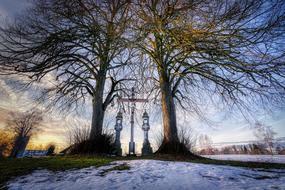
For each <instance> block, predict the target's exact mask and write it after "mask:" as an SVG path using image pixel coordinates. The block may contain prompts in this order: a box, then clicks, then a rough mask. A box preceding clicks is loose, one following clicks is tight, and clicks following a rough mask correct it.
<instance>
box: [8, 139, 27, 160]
mask: <svg viewBox="0 0 285 190" xmlns="http://www.w3.org/2000/svg"><path fill="white" fill-rule="evenodd" d="M29 140H30V137H29V136H27V137H26V136H18V137H17V138H16V140H15V142H14V146H13V149H12V151H11V154H10V157H12V158H17V157H21V156H22V155H23V153H24V151H25V149H26V147H27V144H28V142H29Z"/></svg>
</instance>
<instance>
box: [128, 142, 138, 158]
mask: <svg viewBox="0 0 285 190" xmlns="http://www.w3.org/2000/svg"><path fill="white" fill-rule="evenodd" d="M135 155H136V151H135V142H129V154H128V156H135Z"/></svg>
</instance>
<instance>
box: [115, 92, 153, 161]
mask: <svg viewBox="0 0 285 190" xmlns="http://www.w3.org/2000/svg"><path fill="white" fill-rule="evenodd" d="M119 101H120V102H131V121H130V123H131V138H130V142H129V155H130V156H131V155H136V152H135V142H134V123H135V122H134V114H135V108H136V102H138V103H143V102H148V100H147V99H141V98H135V88H134V87H133V88H132V94H131V98H120V99H119Z"/></svg>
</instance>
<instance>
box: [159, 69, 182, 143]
mask: <svg viewBox="0 0 285 190" xmlns="http://www.w3.org/2000/svg"><path fill="white" fill-rule="evenodd" d="M160 89H161V105H162V117H163V133H164V140H163V141H164V143H177V142H179V140H178V135H177V123H176V111H175V104H174V99H173V96H172V90H171V84H170V82H169V77H168V76H167V73H166V71H161V73H160Z"/></svg>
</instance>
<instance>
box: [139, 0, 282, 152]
mask: <svg viewBox="0 0 285 190" xmlns="http://www.w3.org/2000/svg"><path fill="white" fill-rule="evenodd" d="M284 4H285V2H284V1H282V0H272V1H265V0H232V1H227V0H203V1H200V0H194V1H188V0H163V1H158V0H145V1H136V3H134V9H135V11H134V12H135V13H136V17H134V18H135V19H136V20H135V23H134V26H135V27H134V28H135V32H136V35H135V36H136V37H137V38H136V39H135V42H136V44H137V47H138V48H139V49H140V50H142V52H143V53H144V54H145V56H146V57H148V59H149V60H150V66H149V68H153V67H155V68H156V72H154V73H153V74H152V76H148V77H149V78H153V79H154V81H155V82H156V84H157V86H158V87H159V89H158V90H159V92H160V94H161V105H162V116H163V129H164V143H163V144H162V146H161V147H160V148H159V150H158V152H159V153H171V152H172V153H173V152H179V151H181V150H184V149H183V147H182V148H178V147H180V145H179V142H178V141H179V140H178V135H177V122H176V107H177V105H179V106H180V107H182V108H189V109H191V110H192V111H196V112H199V111H200V110H199V109H198V108H197V107H198V105H200V104H202V103H203V102H202V101H205V99H203V97H207V98H209V99H211V100H212V101H213V102H215V103H217V102H218V103H224V104H226V105H229V106H234V107H235V108H238V109H241V110H245V109H244V108H246V107H247V106H248V105H249V104H250V103H251V104H252V103H258V104H263V105H266V104H267V103H270V104H271V103H272V102H275V101H277V102H282V98H284V92H285V90H284V87H285V85H284V84H285V82H284V78H285V64H284V55H285V38H284V37H285V5H284ZM280 100H281V101H280ZM275 103H276V102H275ZM252 105H253V104H252ZM177 145H178V146H177Z"/></svg>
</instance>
